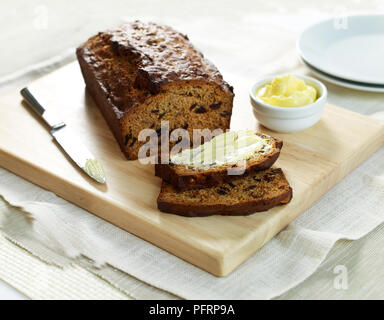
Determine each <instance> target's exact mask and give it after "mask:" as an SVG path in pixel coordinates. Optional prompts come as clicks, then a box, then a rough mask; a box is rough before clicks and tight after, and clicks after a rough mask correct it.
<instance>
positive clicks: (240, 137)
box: [155, 130, 283, 190]
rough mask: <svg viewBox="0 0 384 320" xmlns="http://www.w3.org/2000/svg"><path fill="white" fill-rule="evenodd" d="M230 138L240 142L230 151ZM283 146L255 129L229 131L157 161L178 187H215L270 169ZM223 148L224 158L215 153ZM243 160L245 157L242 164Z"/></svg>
mask: <svg viewBox="0 0 384 320" xmlns="http://www.w3.org/2000/svg"><path fill="white" fill-rule="evenodd" d="M230 138H231V139H230ZM229 140H231V141H233V143H237V142H238V143H240V144H236V147H234V146H233V145H232V146H231V147H232V149H231V151H228V150H226V149H225V146H227V149H228V146H230V145H231V143H229V142H228V141H229ZM282 146H283V142H282V141H281V140H278V139H275V138H272V137H270V136H268V135H265V134H261V133H257V132H255V131H253V130H243V131H237V132H227V133H224V134H222V135H219V136H216V137H215V138H213V139H212V140H211V141H209V142H206V143H204V144H203V145H201V146H199V147H197V148H195V149H187V150H184V151H183V152H181V153H179V154H177V155H175V156H173V157H171V158H170V163H169V164H156V165H155V175H156V176H158V177H160V178H162V179H163V180H164V181H166V182H168V183H170V184H172V185H173V186H174V187H175V188H177V189H178V190H189V189H199V188H205V187H212V186H216V185H220V184H222V183H224V182H228V181H231V180H232V179H233V178H236V176H238V175H243V174H245V173H247V172H255V171H261V170H265V169H268V168H269V167H271V166H272V165H273V164H274V163H275V161H276V160H277V158H278V157H279V154H280V149H281V148H282ZM219 150H221V153H222V156H221V158H219V157H218V156H216V154H215V152H218V151H219ZM212 153H213V155H212ZM197 156H200V158H198V157H197ZM191 158H193V159H192V160H191ZM197 158H198V159H197ZM196 159H197V160H196ZM239 160H243V162H242V165H240V166H239Z"/></svg>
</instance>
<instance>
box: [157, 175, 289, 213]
mask: <svg viewBox="0 0 384 320" xmlns="http://www.w3.org/2000/svg"><path fill="white" fill-rule="evenodd" d="M291 198H292V188H291V187H290V186H289V183H288V181H287V179H286V178H285V175H284V173H283V171H282V170H281V169H279V168H269V169H267V170H265V171H260V172H253V173H247V174H246V175H244V176H240V177H237V178H235V179H233V180H232V181H231V182H228V183H224V184H222V185H220V186H216V187H211V188H204V189H196V190H185V191H178V190H177V189H176V188H174V187H173V186H172V185H171V184H169V183H167V182H164V181H163V184H162V186H161V191H160V194H159V197H158V199H157V206H158V208H159V210H161V211H163V212H168V213H174V214H178V215H183V216H209V215H214V214H221V215H248V214H251V213H254V212H258V211H266V210H268V209H270V208H272V207H275V206H277V205H280V204H286V203H288V202H289V201H290V200H291Z"/></svg>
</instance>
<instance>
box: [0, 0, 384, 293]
mask: <svg viewBox="0 0 384 320" xmlns="http://www.w3.org/2000/svg"><path fill="white" fill-rule="evenodd" d="M253 3H255V2H254V1H236V7H233V1H225V0H221V1H209V2H208V1H204V2H203V4H202V3H201V2H198V1H193V2H188V4H186V3H185V2H181V1H176V0H168V1H166V3H163V2H161V7H159V6H158V5H156V3H155V2H153V1H143V0H140V1H139V0H131V1H126V0H110V1H108V2H95V1H90V0H84V1H74V0H73V1H60V0H51V1H49V2H48V1H40V0H39V1H36V0H34V1H30V0H28V1H27V0H17V1H15V0H3V1H1V2H0V28H1V30H2V31H1V33H0V42H1V43H2V44H6V45H5V46H2V50H0V85H1V84H4V82H3V83H2V81H1V78H2V77H9V76H10V75H12V74H16V73H17V72H18V71H20V70H22V69H23V68H26V67H28V66H31V65H32V64H35V63H38V62H40V61H43V60H45V59H48V58H50V57H52V56H55V55H58V54H60V53H62V52H63V51H64V50H66V49H68V48H73V47H75V46H76V45H78V44H79V43H81V42H82V41H83V40H84V39H86V38H87V37H89V35H92V34H94V33H96V32H97V31H100V30H102V29H105V28H107V27H110V26H115V25H117V24H119V23H121V22H124V21H130V20H132V19H133V18H132V17H137V18H140V19H146V20H148V19H150V20H156V21H158V22H164V21H166V22H167V23H169V24H172V25H175V27H176V28H177V26H178V21H180V17H184V18H185V19H184V20H185V21H186V23H190V24H193V23H195V22H194V18H195V17H199V18H201V19H223V18H225V19H227V20H228V23H231V22H232V23H236V19H254V18H255V16H257V17H259V16H260V15H261V14H263V16H264V18H266V17H267V18H270V19H273V17H274V16H276V17H282V16H284V17H287V18H289V17H290V16H295V15H297V14H300V15H301V17H302V19H303V20H306V21H307V22H310V20H311V17H321V16H322V15H327V14H328V15H329V14H331V15H341V16H342V15H343V14H347V13H355V12H376V13H378V12H383V13H384V3H382V2H380V1H375V0H367V1H364V4H363V1H361V0H355V1H352V2H350V1H346V0H343V1H338V3H337V4H335V2H334V1H333V0H323V1H321V2H320V3H319V2H318V1H314V0H312V1H308V0H295V1H289V2H288V1H283V0H278V1H276V0H274V1H257V4H256V5H257V10H256V9H255V5H253V7H252V8H253V9H252V10H248V8H249V7H250V5H251V4H253ZM245 14H247V15H246V17H245ZM277 19H279V18H277ZM291 21H292V24H295V23H297V24H300V19H299V20H298V19H296V18H295V19H293V20H291ZM210 32H214V33H217V35H218V37H220V36H223V32H222V31H220V30H216V29H215V28H212V30H210ZM192 38H193V35H192ZM222 39H224V38H222ZM233 41H234V42H233V45H236V42H235V40H233ZM47 44H48V45H47ZM198 45H199V44H198ZM202 46H204V44H203V45H202ZM216 58H217V59H215V57H212V60H215V62H217V63H216V64H217V65H218V67H219V69H220V64H221V63H222V61H223V60H220V57H219V56H218V57H216ZM259 62H260V61H259ZM327 87H328V90H329V102H330V103H332V104H335V105H340V106H343V107H346V108H349V109H350V110H353V111H358V112H361V113H365V114H370V113H372V112H376V111H378V110H379V109H378V106H379V105H380V103H381V102H380V101H382V95H378V94H374V93H365V92H358V91H353V90H349V89H343V88H339V87H337V86H334V85H331V84H327ZM346 97H347V98H346ZM351 101H354V103H353V104H351ZM362 106H364V108H362ZM380 106H381V105H380ZM381 110H382V106H381ZM382 239H384V228H383V227H382V226H380V227H378V228H376V229H375V230H374V231H373V232H371V233H370V234H369V235H367V236H366V237H364V238H363V239H360V240H358V241H353V242H348V241H339V242H338V243H337V245H336V246H335V247H334V248H333V249H332V251H331V252H330V254H329V255H328V257H327V259H326V261H324V262H323V263H322V265H321V266H320V268H319V269H318V271H317V272H316V273H315V274H314V275H312V276H311V277H310V278H308V279H307V280H305V281H304V282H303V283H302V284H300V285H299V286H297V287H296V288H294V289H291V290H290V291H288V292H287V293H286V294H284V295H283V296H282V297H281V298H287V299H297V298H303V297H313V298H321V297H323V298H324V296H322V295H321V294H322V289H321V288H324V283H328V284H330V285H329V286H332V281H333V278H334V273H333V272H332V270H333V267H334V265H339V264H343V262H346V263H350V262H349V261H348V256H347V253H348V250H350V249H351V248H352V247H355V248H358V249H359V248H361V249H364V250H362V251H361V252H362V254H361V257H360V260H356V261H354V262H353V266H351V268H353V270H354V275H355V276H356V277H358V278H359V281H358V282H356V284H358V283H360V284H361V283H364V281H366V282H372V283H375V282H376V284H374V285H372V287H371V289H370V290H369V292H367V294H366V295H365V296H364V297H365V298H366V297H371V298H372V297H373V298H384V296H383V292H384V290H383V287H381V288H378V287H377V285H378V284H377V283H380V281H379V280H382V276H383V274H382V272H378V271H377V270H379V269H378V267H379V266H381V267H382V265H383V264H384V255H383V254H382V253H383V249H382ZM381 269H382V268H381ZM375 279H376V280H375ZM324 281H326V282H324ZM352 287H353V284H352ZM357 294H358V286H357V287H356V291H353V290H352V291H351V290H348V292H347V291H346V292H341V291H340V290H333V291H332V290H331V289H330V290H329V291H328V292H327V296H325V297H327V298H348V297H349V298H354V297H358V296H357ZM23 298H25V297H24V296H23V295H22V294H20V293H19V292H18V291H16V290H14V289H12V288H11V287H10V286H9V285H8V284H6V283H5V282H2V281H0V299H23Z"/></svg>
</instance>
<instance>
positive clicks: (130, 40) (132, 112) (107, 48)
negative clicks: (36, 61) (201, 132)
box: [76, 21, 234, 160]
mask: <svg viewBox="0 0 384 320" xmlns="http://www.w3.org/2000/svg"><path fill="white" fill-rule="evenodd" d="M76 53H77V58H78V61H79V64H80V67H81V71H82V74H83V77H84V80H85V83H86V86H87V88H88V91H89V93H90V94H91V96H92V97H93V99H94V100H95V102H96V104H97V106H98V107H99V109H100V110H101V112H102V114H103V116H104V117H105V119H106V121H107V123H108V125H109V126H110V128H111V130H112V131H113V134H114V136H115V137H116V139H117V141H118V142H119V144H120V147H121V150H122V151H123V153H124V154H125V156H126V157H127V159H130V160H134V159H137V157H138V151H139V148H140V146H142V145H143V144H144V143H145V141H143V142H139V141H138V136H139V132H140V131H141V130H142V129H146V128H150V129H153V130H154V131H155V132H156V133H157V134H160V130H161V121H166V120H168V121H169V129H170V131H172V129H176V128H184V129H187V130H188V132H189V134H190V137H192V130H193V129H206V128H207V129H209V130H214V129H223V130H224V129H227V128H229V125H230V119H231V114H232V102H233V97H234V94H233V88H232V87H231V86H229V85H228V84H227V83H226V82H225V81H224V80H223V78H222V76H221V74H220V72H219V71H218V70H217V69H216V67H215V66H214V65H212V64H211V63H210V62H209V61H208V60H207V59H205V58H204V56H203V55H202V54H201V53H200V52H199V51H197V50H196V49H195V48H194V46H193V45H192V44H191V43H190V42H189V40H188V37H187V36H186V35H184V34H182V33H179V32H177V31H175V30H173V29H172V28H170V27H168V26H163V25H158V24H155V23H142V22H139V21H135V22H133V23H130V24H125V25H123V26H121V27H119V28H117V29H114V30H108V31H106V32H100V33H99V34H97V35H96V36H93V37H91V38H90V39H89V40H88V41H86V42H85V43H84V44H83V45H81V46H80V47H79V48H78V49H77V52H76Z"/></svg>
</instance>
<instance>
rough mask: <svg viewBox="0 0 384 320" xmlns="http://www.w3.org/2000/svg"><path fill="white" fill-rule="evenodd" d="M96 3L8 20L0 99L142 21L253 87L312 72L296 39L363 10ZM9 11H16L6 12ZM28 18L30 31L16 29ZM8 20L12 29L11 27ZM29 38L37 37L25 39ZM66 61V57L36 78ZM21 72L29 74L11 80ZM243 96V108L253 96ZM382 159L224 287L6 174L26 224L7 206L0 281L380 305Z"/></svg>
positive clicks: (48, 288) (366, 108)
mask: <svg viewBox="0 0 384 320" xmlns="http://www.w3.org/2000/svg"><path fill="white" fill-rule="evenodd" d="M89 3H91V2H88V1H84V2H82V3H81V4H80V3H77V2H73V5H72V6H71V5H69V6H68V5H66V6H65V7H61V4H60V3H59V2H55V1H52V2H50V5H47V6H41V5H37V4H33V2H32V3H31V2H25V3H24V5H25V7H24V9H23V11H22V12H23V13H20V11H17V10H16V11H14V16H12V14H11V15H9V16H8V18H7V19H8V20H7V19H5V22H4V19H2V20H0V26H1V27H3V28H2V30H6V32H4V33H2V34H1V36H0V40H2V43H4V42H7V41H8V43H9V44H10V45H9V46H7V47H6V50H5V51H7V50H12V56H13V60H12V63H8V62H7V63H3V65H2V68H0V72H2V73H3V76H4V77H3V79H2V80H1V79H0V84H1V85H2V87H1V90H2V91H5V90H7V89H9V88H11V87H15V86H17V85H19V84H21V83H23V82H28V81H29V80H30V79H32V78H35V77H37V76H38V75H39V74H41V73H44V72H46V71H47V70H52V69H54V68H55V67H57V66H59V65H61V64H63V63H65V62H67V61H70V60H71V58H72V57H73V55H72V54H73V51H71V49H67V50H65V49H66V48H68V47H71V46H74V45H76V44H78V43H79V42H81V41H83V40H84V39H86V38H87V37H88V36H90V35H91V34H93V33H94V32H95V31H98V30H100V29H103V28H105V27H106V26H110V25H116V24H118V23H119V22H121V21H124V20H133V19H135V18H137V17H139V18H143V19H145V20H148V19H151V20H156V21H160V22H165V23H168V24H171V25H173V26H175V27H176V28H178V29H180V30H181V31H183V32H185V33H188V34H189V36H190V38H191V39H192V41H193V42H194V43H195V44H196V45H197V46H198V47H199V48H200V49H201V50H202V51H203V52H204V53H205V54H206V56H208V57H209V58H210V59H211V60H213V61H214V62H215V63H216V65H217V66H218V67H219V69H221V70H222V72H223V74H224V77H225V78H226V79H228V81H229V82H231V80H236V81H237V80H238V79H239V78H241V79H242V82H243V83H244V84H245V85H244V86H246V84H247V83H251V82H252V81H253V80H254V78H255V77H257V76H260V75H263V74H266V73H278V72H307V71H306V70H305V68H303V67H302V66H301V65H300V63H299V62H298V59H297V56H296V52H295V40H296V38H297V34H298V33H299V31H300V30H301V29H302V28H303V27H305V26H306V25H307V24H309V23H312V22H313V21H314V20H316V19H319V18H323V17H325V16H327V15H330V14H331V15H334V14H344V13H345V11H347V10H355V9H358V8H359V7H360V6H361V5H360V3H359V1H354V2H353V3H352V4H351V5H348V8H347V7H344V8H343V6H342V4H343V3H345V4H346V3H347V2H346V1H345V2H344V1H343V2H342V3H340V4H339V6H337V7H336V6H335V5H334V3H333V2H332V1H324V2H322V4H321V6H320V7H319V5H318V4H317V3H316V2H308V1H306V2H303V3H301V2H300V1H297V2H289V5H288V4H287V2H284V1H278V2H254V1H252V2H251V1H244V2H241V1H240V2H236V6H234V4H233V3H229V2H228V3H226V2H224V1H220V2H217V1H212V2H202V3H198V2H193V3H190V4H188V5H186V4H183V5H181V3H180V2H172V1H170V2H167V4H166V5H164V4H162V6H161V8H160V7H158V5H157V4H156V3H155V2H153V3H146V2H142V1H140V4H135V3H134V1H131V3H129V5H128V4H127V3H126V1H124V2H123V1H115V2H108V7H106V8H103V10H101V8H99V7H98V6H99V4H96V3H94V2H92V5H91V6H90V5H89ZM348 3H349V2H348ZM283 4H284V5H283ZM380 5H381V4H380V3H376V2H371V3H367V2H364V10H368V9H372V8H376V12H377V10H382V9H383V8H382V7H380ZM1 6H5V7H6V6H8V7H7V8H8V9H10V8H11V7H10V3H7V1H5V2H2V4H1ZM123 8H124V9H125V10H123ZM202 8H206V9H205V10H202ZM343 10H344V11H343ZM105 11H107V12H109V13H110V15H106V14H105ZM360 11H361V8H360ZM0 12H4V10H3V11H1V10H0ZM11 13H13V11H12V12H11ZM20 16H22V18H23V24H20V25H17V21H18V19H21V17H20ZM117 17H118V18H117ZM11 19H12V26H14V25H16V27H13V28H10V27H9V24H10V21H11ZM7 22H8V23H9V24H7ZM28 23H29V25H28ZM30 28H32V30H33V32H32V35H29V36H28V37H27V36H26V34H27V33H26V30H29V29H30ZM20 39H22V41H21V40H20ZM48 39H51V41H48ZM59 40H60V41H59ZM47 43H49V45H46V44H47ZM21 44H22V45H21ZM27 48H30V50H27ZM21 51H22V52H23V53H24V52H29V54H28V55H27V56H25V55H22V54H21ZM63 52H64V53H63ZM58 53H60V56H59V57H58V58H56V59H53V60H51V61H49V62H47V63H44V64H40V65H39V66H37V68H33V67H31V63H35V62H38V61H41V60H43V59H44V58H46V57H48V56H52V55H54V54H58ZM1 54H4V52H1V53H0V55H1ZM0 61H5V60H4V59H3V60H0ZM21 67H27V68H28V70H24V71H19V72H16V73H15V72H14V71H15V70H16V69H18V68H21ZM10 72H12V73H13V74H11V75H9V73H10ZM327 86H328V89H329V93H330V95H329V101H330V102H331V103H333V104H338V105H340V106H343V107H346V108H348V109H351V110H354V111H357V112H361V113H364V114H372V113H377V112H380V111H383V110H384V107H383V103H382V101H383V99H382V98H383V96H382V95H380V94H373V93H362V92H358V91H352V90H349V89H343V88H339V87H336V86H333V85H330V84H327ZM235 91H236V92H237V94H238V98H237V99H241V97H242V95H244V93H245V92H246V91H247V88H245V87H242V88H235ZM237 101H239V100H237ZM235 103H236V102H235ZM378 116H380V114H378ZM0 138H1V137H0ZM383 160H384V149H381V150H380V151H379V152H377V153H376V154H375V155H374V156H373V157H372V158H371V159H370V160H368V161H367V162H366V163H365V164H363V165H362V166H361V167H359V168H358V169H357V170H355V171H354V172H353V173H352V174H351V175H349V176H348V177H347V178H345V179H344V180H343V181H342V182H341V183H340V184H339V185H337V186H336V187H335V188H334V189H332V190H331V191H330V192H329V193H328V194H327V195H326V196H325V197H324V198H323V199H322V200H320V201H319V202H318V203H316V204H315V205H314V206H313V207H312V208H311V209H309V210H308V211H307V212H306V213H305V214H304V215H303V216H301V217H300V218H299V219H297V220H296V221H295V222H294V223H292V224H291V225H290V226H289V227H288V228H286V229H285V230H284V231H282V232H281V233H280V234H279V235H278V236H277V237H275V238H274V239H273V240H271V241H270V242H269V243H268V244H267V245H266V246H264V247H263V248H262V249H261V250H259V251H258V252H257V253H256V254H255V255H254V256H252V257H251V258H250V259H248V260H247V261H246V262H245V263H244V264H243V265H241V266H240V267H239V268H238V269H237V270H236V271H235V272H234V273H232V274H231V275H230V276H228V277H226V278H223V279H218V278H215V277H213V276H211V275H209V274H207V273H205V272H204V271H201V270H200V269H197V268H195V267H193V266H192V265H190V264H188V263H186V262H184V261H182V260H180V259H178V258H176V257H174V256H172V255H170V254H168V253H166V252H164V251H162V250H160V249H158V248H157V247H155V246H153V245H151V244H148V243H146V242H145V241H142V240H140V239H138V238H136V237H134V236H132V235H130V234H129V233H126V232H124V231H122V230H120V229H118V228H116V227H114V226H112V225H110V224H108V223H106V222H104V221H102V220H100V219H98V218H96V217H94V216H93V215H91V214H89V213H87V212H85V211H83V210H81V209H79V208H77V207H75V206H73V205H71V204H69V203H67V202H66V201H64V200H62V199H60V198H58V197H56V196H55V195H53V194H52V193H49V192H46V191H44V190H42V189H40V188H38V187H36V186H34V185H31V184H29V183H28V182H26V181H24V180H23V179H21V178H18V177H16V176H14V175H12V174H10V173H9V172H7V171H5V170H3V169H1V170H0V195H2V196H3V197H4V198H5V199H6V200H7V201H9V202H10V203H11V204H13V205H18V206H20V207H22V208H23V209H24V211H26V212H28V213H25V212H24V213H23V212H22V211H20V210H17V209H16V208H14V207H10V206H8V205H6V204H5V203H3V205H2V207H1V210H0V227H1V230H2V231H1V232H2V236H1V237H0V244H1V248H2V250H0V261H1V263H0V278H3V279H5V280H6V281H7V282H8V283H11V284H12V285H14V286H15V287H17V288H18V289H19V290H21V291H23V292H25V293H26V294H27V295H28V296H30V297H32V298H61V297H62V298H87V297H88V298H111V299H112V298H117V299H121V298H136V299H140V298H164V299H168V298H171V299H172V298H204V299H209V298H274V297H278V296H280V297H281V298H384V289H383V285H381V283H380V281H379V279H382V276H383V272H382V271H380V270H382V269H383V268H381V266H382V265H383V262H384V258H383V257H384V255H383V254H382V253H383V249H382V246H381V245H380V240H381V241H382V239H384V231H383V230H382V229H383V228H382V225H381V223H382V222H383V221H384V212H383V210H382V208H381V203H383V200H384V187H383V186H384V170H383V167H382V166H379V164H380V163H381V164H382V163H384V161H383ZM362 199H364V201H362ZM31 217H32V218H33V219H30V218H31ZM79 226H81V227H79ZM373 229H374V231H373V232H371V233H369V232H370V231H372V230H373ZM52 230H54V232H52ZM367 233H369V235H368V236H365V235H366V234H367ZM364 236H365V237H364ZM362 237H363V238H362ZM359 238H362V239H361V240H358V241H354V242H351V241H348V240H352V239H359ZM6 239H8V240H6ZM339 239H344V240H339ZM345 239H348V240H345ZM9 240H11V241H9ZM335 243H336V244H335ZM22 248H23V249H22ZM106 248H108V250H106ZM27 252H29V253H27ZM79 255H83V256H81V257H80V258H79ZM327 255H328V258H327ZM84 256H86V257H88V258H91V259H92V260H93V262H92V261H90V260H88V259H87V258H85V257H84ZM36 257H38V259H36ZM43 261H44V262H43ZM94 262H95V263H96V264H95V263H94ZM105 263H107V264H105ZM30 266H33V268H31V267H30ZM116 268H118V269H119V270H117V269H116ZM122 271H125V273H124V272H122ZM341 273H343V274H344V273H346V274H347V280H346V283H347V287H346V288H343V287H340V285H339V282H338V281H339V280H340V277H338V276H340V275H341ZM32 280H33V281H32ZM344 280H345V279H344ZM300 283H301V284H300Z"/></svg>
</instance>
